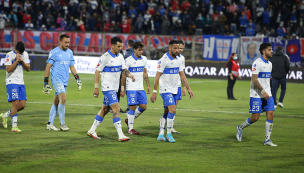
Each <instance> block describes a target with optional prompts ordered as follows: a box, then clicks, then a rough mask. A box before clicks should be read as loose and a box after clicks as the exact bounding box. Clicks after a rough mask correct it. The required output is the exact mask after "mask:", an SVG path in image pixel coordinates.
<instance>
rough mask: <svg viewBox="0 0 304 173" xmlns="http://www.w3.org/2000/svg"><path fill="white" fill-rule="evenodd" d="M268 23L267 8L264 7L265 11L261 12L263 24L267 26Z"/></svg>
mask: <svg viewBox="0 0 304 173" xmlns="http://www.w3.org/2000/svg"><path fill="white" fill-rule="evenodd" d="M269 24H270V16H269V8H266V11H264V14H263V25H264V26H266V27H267V28H269Z"/></svg>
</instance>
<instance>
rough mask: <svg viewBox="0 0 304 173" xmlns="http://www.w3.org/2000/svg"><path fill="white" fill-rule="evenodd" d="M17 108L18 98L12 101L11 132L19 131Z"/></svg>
mask: <svg viewBox="0 0 304 173" xmlns="http://www.w3.org/2000/svg"><path fill="white" fill-rule="evenodd" d="M18 108H19V100H14V101H12V111H11V119H12V131H13V132H21V130H20V129H19V128H18V126H17V120H18V114H17V112H18Z"/></svg>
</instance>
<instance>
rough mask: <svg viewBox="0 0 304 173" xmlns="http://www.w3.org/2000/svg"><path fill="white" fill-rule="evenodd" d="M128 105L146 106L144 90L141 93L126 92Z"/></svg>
mask: <svg viewBox="0 0 304 173" xmlns="http://www.w3.org/2000/svg"><path fill="white" fill-rule="evenodd" d="M127 100H128V105H140V104H145V105H146V104H147V95H146V92H145V91H144V90H141V91H134V90H131V91H127Z"/></svg>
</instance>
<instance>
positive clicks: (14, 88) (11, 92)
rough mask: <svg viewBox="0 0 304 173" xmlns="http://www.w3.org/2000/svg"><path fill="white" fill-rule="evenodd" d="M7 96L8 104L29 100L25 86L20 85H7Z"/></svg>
mask: <svg viewBox="0 0 304 173" xmlns="http://www.w3.org/2000/svg"><path fill="white" fill-rule="evenodd" d="M6 95H7V100H8V102H11V101H14V100H27V97H26V91H25V85H18V84H8V85H6Z"/></svg>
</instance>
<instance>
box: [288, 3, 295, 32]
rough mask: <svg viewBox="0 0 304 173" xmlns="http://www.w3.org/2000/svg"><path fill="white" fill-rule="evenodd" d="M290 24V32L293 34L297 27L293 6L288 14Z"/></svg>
mask: <svg viewBox="0 0 304 173" xmlns="http://www.w3.org/2000/svg"><path fill="white" fill-rule="evenodd" d="M290 24H291V32H295V30H296V25H297V10H296V6H295V5H294V6H293V9H292V12H291V14H290Z"/></svg>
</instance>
